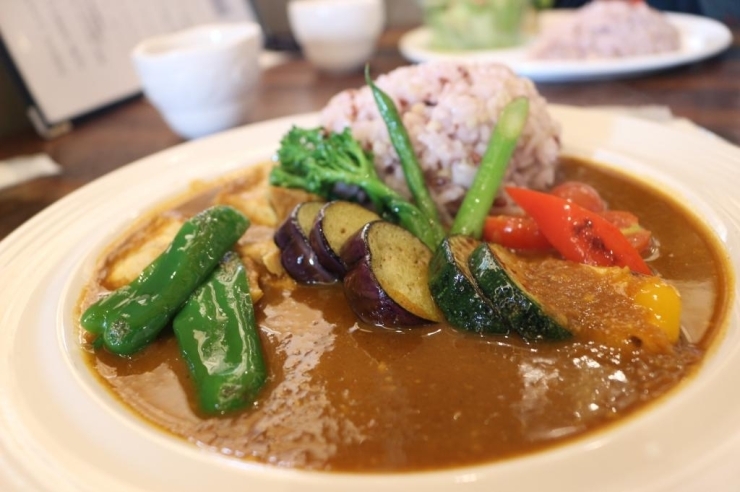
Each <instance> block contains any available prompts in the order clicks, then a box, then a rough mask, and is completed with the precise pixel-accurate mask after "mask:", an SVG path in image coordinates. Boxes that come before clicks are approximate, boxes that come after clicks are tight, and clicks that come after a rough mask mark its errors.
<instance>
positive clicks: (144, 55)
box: [131, 22, 262, 139]
mask: <svg viewBox="0 0 740 492" xmlns="http://www.w3.org/2000/svg"><path fill="white" fill-rule="evenodd" d="M261 49H262V31H261V29H260V27H259V25H258V24H256V23H254V22H239V23H220V24H207V25H202V26H197V27H194V28H190V29H186V30H183V31H178V32H175V33H171V34H165V35H161V36H156V37H153V38H149V39H146V40H144V41H142V42H141V43H139V44H138V45H137V46H136V47H135V48H134V50H133V52H132V54H131V57H132V60H133V62H134V66H135V68H136V71H137V73H138V75H139V78H140V80H141V83H142V88H143V91H144V94H145V95H146V97H147V98H148V99H149V100H150V101H151V103H152V104H153V105H154V106H155V107H156V108H157V109H158V110H159V111H160V113H161V114H162V116H163V117H164V119H165V121H166V122H167V124H168V125H169V126H170V128H172V130H173V131H174V132H176V133H177V134H179V135H180V136H182V137H183V138H188V139H190V138H197V137H201V136H204V135H208V134H211V133H215V132H218V131H221V130H225V129H227V128H231V127H234V126H238V125H240V124H242V123H245V122H246V121H247V120H248V118H249V112H250V110H251V107H252V105H253V99H254V88H255V86H256V84H257V81H258V80H259V75H260V65H259V54H260V51H261Z"/></svg>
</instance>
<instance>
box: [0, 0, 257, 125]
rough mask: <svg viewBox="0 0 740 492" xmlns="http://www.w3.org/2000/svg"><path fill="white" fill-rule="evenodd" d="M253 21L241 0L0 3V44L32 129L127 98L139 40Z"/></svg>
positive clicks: (134, 81) (134, 83)
mask: <svg viewBox="0 0 740 492" xmlns="http://www.w3.org/2000/svg"><path fill="white" fill-rule="evenodd" d="M243 20H254V14H253V12H252V8H251V6H250V5H249V3H248V2H247V1H246V0H126V1H120V0H67V1H64V2H60V1H58V0H1V1H0V42H2V44H3V46H2V48H3V50H0V51H4V53H5V55H6V59H7V61H8V62H9V64H10V69H11V71H12V72H14V73H15V74H16V78H17V79H18V81H19V83H20V84H21V90H22V92H23V93H24V95H25V96H26V98H27V103H28V116H29V119H30V120H31V122H32V123H33V125H34V127H35V128H36V130H37V132H38V133H39V134H40V135H41V136H43V137H45V138H53V137H55V136H57V135H59V134H62V133H65V132H67V131H69V130H70V129H71V128H72V126H73V123H74V120H75V119H77V118H79V117H81V116H84V115H87V114H90V113H93V112H95V111H98V110H101V109H103V108H106V107H109V106H111V105H113V104H115V103H117V102H120V101H123V100H125V99H128V98H131V97H133V96H136V95H138V94H139V93H140V92H141V86H140V83H139V80H138V77H137V76H136V73H135V71H134V67H133V65H132V63H131V60H130V53H131V50H132V49H133V47H134V46H135V45H136V43H138V42H139V41H140V40H142V39H144V38H147V37H150V36H154V35H157V34H162V33H165V32H172V31H176V30H179V29H184V28H187V27H191V26H194V25H197V24H205V23H209V22H225V21H226V22H228V21H243Z"/></svg>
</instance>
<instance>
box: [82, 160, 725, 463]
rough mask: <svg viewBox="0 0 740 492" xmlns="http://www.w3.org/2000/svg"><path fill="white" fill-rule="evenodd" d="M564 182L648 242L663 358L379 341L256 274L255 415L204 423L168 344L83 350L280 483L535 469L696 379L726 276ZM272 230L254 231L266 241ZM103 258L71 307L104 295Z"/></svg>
mask: <svg viewBox="0 0 740 492" xmlns="http://www.w3.org/2000/svg"><path fill="white" fill-rule="evenodd" d="M561 170H562V176H561V179H577V180H580V181H584V182H587V183H590V184H592V185H593V186H594V187H595V188H597V189H598V190H599V191H600V192H601V194H602V196H603V197H604V198H605V199H606V201H607V202H608V203H609V204H610V207H611V208H613V209H625V210H630V211H631V212H633V213H635V214H636V215H638V216H639V217H640V222H641V224H642V225H643V226H644V227H646V228H648V229H650V230H651V231H652V232H653V235H654V237H655V238H656V240H657V241H659V243H660V247H659V248H658V249H657V251H658V253H657V254H656V257H655V258H653V259H652V260H651V266H652V267H653V268H655V269H656V270H657V271H658V272H659V273H660V274H661V275H662V276H663V277H665V278H666V279H668V280H669V281H670V282H672V283H673V284H674V285H675V286H676V287H678V289H679V290H680V292H681V295H682V298H683V306H684V308H683V309H684V311H683V318H682V319H683V323H682V324H683V325H684V335H685V336H684V337H682V339H681V341H680V342H679V343H678V344H677V345H676V347H675V350H673V351H672V352H670V353H651V352H649V351H645V350H641V349H639V348H633V349H625V348H623V347H622V348H615V347H608V346H604V345H601V344H598V343H596V342H588V341H581V340H579V339H578V338H576V339H575V340H570V341H563V342H556V343H547V342H542V343H527V342H524V341H523V340H521V339H520V338H518V337H517V336H513V335H511V336H501V335H498V336H479V335H475V334H470V333H463V332H460V331H458V330H455V329H453V328H451V327H449V326H447V325H445V324H435V325H430V326H427V327H424V328H410V329H404V330H391V329H384V328H378V327H374V326H369V325H365V324H363V323H361V322H359V321H358V320H357V318H356V316H355V315H354V313H353V312H352V310H351V308H350V307H349V305H348V304H347V301H346V300H345V298H344V294H343V292H342V289H341V286H338V285H335V286H331V287H308V286H299V285H295V284H293V283H291V282H286V281H285V280H284V279H280V278H279V277H278V276H275V275H271V273H270V272H269V267H266V266H265V265H256V266H254V268H256V269H257V270H258V271H259V276H260V280H261V281H260V286H259V287H260V289H261V292H260V295H261V298H260V299H259V301H258V302H257V303H256V305H255V307H256V313H257V321H258V324H259V326H260V329H261V337H262V342H263V346H264V350H265V356H266V361H267V364H268V368H269V374H270V376H269V379H268V383H267V385H266V386H265V388H264V389H263V391H262V394H261V396H260V398H259V399H258V401H257V403H256V404H255V406H254V408H250V409H248V410H246V411H243V412H240V413H237V414H234V415H229V416H224V417H207V416H205V415H202V414H200V413H199V412H198V410H197V408H196V405H195V402H196V400H195V396H194V393H193V387H192V384H191V381H189V375H188V372H187V369H186V367H185V365H184V363H183V362H182V360H181V359H180V355H179V350H178V347H177V343H176V341H175V339H174V336H172V333H171V330H166V331H165V333H164V334H162V336H161V337H160V338H159V339H158V340H157V341H156V342H155V343H154V344H153V345H151V346H150V347H148V348H146V349H145V350H143V351H142V352H140V353H138V354H136V355H134V356H131V357H118V356H114V355H111V354H109V353H106V352H105V351H104V350H98V351H93V350H92V349H91V348H90V347H89V346H88V350H89V362H90V366H91V369H92V370H93V371H95V372H96V373H97V374H98V375H99V376H100V377H101V380H102V382H103V384H105V385H107V386H108V387H109V388H110V389H111V391H112V392H113V393H114V394H116V395H117V396H118V398H119V399H120V400H121V401H122V403H123V404H124V405H126V406H128V407H129V408H131V409H132V410H133V411H134V412H135V413H136V414H137V415H140V416H141V417H143V419H145V420H146V421H148V422H150V423H151V424H153V425H155V426H157V427H159V428H160V429H162V430H163V431H165V432H169V433H171V434H174V435H176V436H180V437H181V438H183V439H185V440H188V441H190V442H192V443H194V444H197V445H199V446H202V447H208V448H211V449H213V451H214V452H220V453H223V454H225V455H229V456H234V457H237V458H244V459H248V460H254V461H257V462H261V463H268V464H272V465H278V466H284V467H296V468H304V469H315V470H331V471H351V472H359V471H362V472H400V471H412V470H424V469H438V468H445V467H454V466H462V465H470V464H478V463H483V462H491V461H495V460H500V459H504V458H510V457H514V456H518V455H522V454H525V453H531V452H535V451H538V450H542V449H544V448H547V447H549V446H552V445H553V444H555V443H563V442H566V441H568V440H570V439H573V438H577V437H579V436H583V435H585V434H586V433H589V432H593V431H595V430H597V429H602V428H606V426H609V425H611V424H613V423H614V422H616V421H619V420H621V419H624V418H625V417H627V416H629V415H631V414H633V413H634V412H636V411H638V410H640V409H642V408H644V407H646V406H648V404H650V403H651V402H654V401H655V400H657V399H659V398H660V397H661V396H663V395H665V394H667V393H669V392H670V391H671V390H673V389H674V388H676V387H677V386H678V385H679V383H680V382H681V381H683V380H684V379H685V378H686V377H687V376H689V375H691V374H692V373H693V372H694V371H695V370H696V369H697V367H698V366H699V364H700V363H701V361H702V358H703V357H704V355H705V353H706V352H707V349H708V348H709V347H710V344H711V342H712V341H713V340H714V339H715V338H716V334H717V333H718V332H719V330H720V327H721V323H722V321H723V319H724V316H725V312H726V310H727V304H728V299H727V297H726V296H727V294H726V291H727V289H726V284H727V283H728V282H729V273H728V272H727V270H726V268H727V267H726V265H725V264H724V263H723V259H722V254H721V252H720V249H719V247H718V245H717V244H716V242H715V240H714V239H713V238H712V237H711V235H710V233H708V232H707V231H706V230H705V229H704V228H703V227H702V226H700V225H699V224H698V223H697V221H696V220H695V219H693V218H692V217H691V216H690V215H689V214H687V213H686V212H685V211H683V210H682V208H681V207H680V206H678V205H677V204H675V203H674V202H672V201H671V200H669V199H668V198H667V197H665V196H664V195H662V194H661V193H659V192H656V191H655V190H653V189H652V188H649V187H647V186H644V185H642V184H640V183H637V182H634V181H633V180H631V179H629V178H627V177H625V176H621V175H619V174H615V173H613V172H611V171H608V170H605V169H603V168H601V167H598V166H595V165H587V164H586V163H583V162H580V161H575V160H564V162H563V163H562V164H561ZM271 230H272V229H270V228H269V226H267V225H264V224H263V225H262V226H259V227H257V228H256V231H257V232H259V234H261V237H262V238H264V237H265V236H266V237H268V238H269V232H270V231H271ZM248 234H249V233H248ZM122 244H123V245H125V244H126V240H125V239H124V240H123V241H122ZM112 257H113V256H109V257H108V258H109V260H107V263H106V262H105V261H104V262H103V264H102V265H101V270H100V271H101V274H100V276H99V278H97V279H94V280H93V281H92V282H91V284H90V286H89V292H88V295H87V296H83V301H82V304H83V305H82V306H81V307H84V304H85V303H86V302H88V301H86V300H85V299H88V300H89V299H90V297H91V295H93V294H95V293H98V292H100V291H101V290H103V285H102V284H103V283H104V281H103V279H104V278H105V272H106V271H107V269H108V267H109V266H110V262H111V261H112V260H110V258H112ZM247 263H248V264H249V263H250V262H247Z"/></svg>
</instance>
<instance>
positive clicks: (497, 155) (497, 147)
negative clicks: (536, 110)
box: [450, 97, 529, 238]
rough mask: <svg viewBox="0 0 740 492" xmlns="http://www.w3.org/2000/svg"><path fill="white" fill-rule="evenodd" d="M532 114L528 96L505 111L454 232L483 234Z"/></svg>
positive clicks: (521, 98)
mask: <svg viewBox="0 0 740 492" xmlns="http://www.w3.org/2000/svg"><path fill="white" fill-rule="evenodd" d="M528 114H529V100H528V99H527V98H525V97H517V98H516V99H514V100H513V101H511V102H510V103H509V104H507V105H506V106H505V107H504V109H503V111H501V115H500V116H499V118H498V122H497V124H496V128H495V129H494V131H493V135H492V136H491V140H490V141H489V142H488V147H486V153H485V154H484V155H483V160H482V161H481V164H480V167H479V168H478V172H477V173H476V175H475V179H474V180H473V184H472V185H471V186H470V189H469V190H468V193H467V194H466V195H465V198H464V199H463V202H462V205H461V206H460V210H459V211H458V212H457V216H456V217H455V222H454V223H453V224H452V229H451V230H450V234H464V235H468V236H473V237H475V238H480V237H481V233H482V232H483V224H484V222H485V220H486V216H487V215H488V212H489V210H490V209H491V206H492V205H493V200H494V199H495V198H496V192H497V191H498V188H499V186H501V181H503V178H504V173H505V172H506V166H507V165H508V164H509V160H510V159H511V155H512V154H513V153H514V148H516V144H517V141H518V140H519V135H521V133H522V130H523V129H524V124H525V123H526V122H527V115H528Z"/></svg>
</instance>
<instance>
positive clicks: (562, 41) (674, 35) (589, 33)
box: [529, 0, 681, 60]
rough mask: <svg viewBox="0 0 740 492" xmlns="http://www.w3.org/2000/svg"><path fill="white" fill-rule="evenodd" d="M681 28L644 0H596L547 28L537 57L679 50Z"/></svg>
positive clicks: (593, 56)
mask: <svg viewBox="0 0 740 492" xmlns="http://www.w3.org/2000/svg"><path fill="white" fill-rule="evenodd" d="M680 47H681V36H680V33H679V32H678V29H677V28H676V27H675V26H674V25H673V24H671V23H670V22H669V21H668V19H667V17H666V16H665V15H663V14H662V13H661V12H660V11H658V10H655V9H653V8H651V7H649V6H648V5H647V4H646V3H643V2H628V1H614V0H596V1H593V2H591V3H588V4H586V5H584V6H583V7H581V8H579V9H577V10H575V11H573V16H572V17H570V18H569V19H568V20H567V21H564V22H563V23H561V24H558V25H554V26H553V27H552V28H551V29H548V30H546V31H545V32H544V33H542V35H541V36H540V38H539V39H538V40H537V41H536V42H535V44H534V45H533V46H532V48H531V50H530V52H529V57H530V58H532V59H536V60H600V59H614V58H625V57H631V56H640V55H651V54H656V53H666V52H671V51H676V50H678V49H679V48H680Z"/></svg>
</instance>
